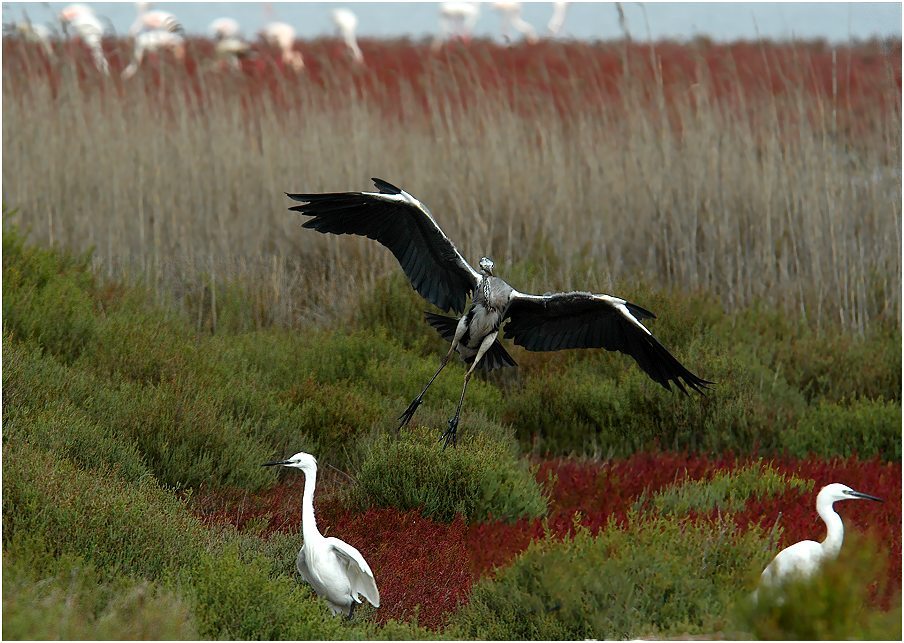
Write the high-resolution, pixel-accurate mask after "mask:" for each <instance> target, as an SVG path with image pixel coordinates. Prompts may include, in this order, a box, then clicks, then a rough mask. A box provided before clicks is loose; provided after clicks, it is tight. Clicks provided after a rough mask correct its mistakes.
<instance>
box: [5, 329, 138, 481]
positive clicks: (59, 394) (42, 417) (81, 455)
mask: <svg viewBox="0 0 904 643" xmlns="http://www.w3.org/2000/svg"><path fill="white" fill-rule="evenodd" d="M3 355H4V369H3V392H4V404H3V435H4V439H6V440H17V441H19V442H28V443H30V444H31V445H33V446H36V447H39V448H41V449H44V450H46V451H49V452H53V453H55V454H56V455H58V456H63V457H66V458H68V459H70V460H72V461H73V462H75V463H77V464H78V465H79V466H81V467H82V468H92V467H96V468H103V467H113V468H115V469H116V471H117V473H118V475H120V476H122V477H123V478H124V479H126V480H138V479H140V478H142V477H144V476H147V475H149V470H148V468H147V467H146V466H145V464H144V457H143V455H142V453H141V451H140V449H139V448H138V446H137V444H136V443H135V442H134V440H132V439H131V438H130V437H129V436H128V435H119V434H117V433H116V431H115V430H114V429H113V428H112V427H110V426H109V425H108V424H106V423H104V422H98V421H96V420H95V419H94V418H92V417H91V416H90V414H88V413H87V412H85V410H84V409H83V408H81V407H80V406H79V405H76V404H73V403H72V401H71V400H69V399H67V397H66V395H65V393H64V391H65V390H66V388H67V384H68V378H70V377H72V372H71V370H70V369H68V368H67V367H65V366H63V365H61V364H59V363H58V362H57V361H56V360H55V359H54V358H53V357H50V356H47V355H42V354H41V350H40V349H38V348H37V347H35V346H34V345H27V344H24V343H21V342H14V341H12V340H10V339H9V338H8V337H5V338H4V342H3Z"/></svg>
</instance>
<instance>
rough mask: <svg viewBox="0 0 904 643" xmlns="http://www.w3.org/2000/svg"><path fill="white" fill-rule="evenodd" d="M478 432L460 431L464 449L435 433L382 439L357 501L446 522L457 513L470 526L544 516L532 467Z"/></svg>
mask: <svg viewBox="0 0 904 643" xmlns="http://www.w3.org/2000/svg"><path fill="white" fill-rule="evenodd" d="M477 428H478V427H476V426H474V425H469V426H468V428H467V430H463V429H460V430H459V433H460V434H461V437H460V439H459V444H458V446H457V447H456V448H452V447H450V448H447V449H445V450H443V449H442V447H441V446H440V444H439V442H438V439H437V438H438V435H439V432H438V431H436V430H434V429H427V428H422V427H417V428H411V429H404V430H403V431H402V432H401V433H400V435H399V436H398V437H395V436H390V435H382V436H380V437H378V438H377V439H376V441H375V442H374V443H373V444H372V445H371V447H370V449H369V451H368V452H367V453H366V455H365V456H364V460H363V462H362V464H361V468H360V470H359V471H358V475H357V479H358V484H357V485H356V486H355V487H354V488H353V492H352V493H353V495H354V499H355V500H356V501H357V503H358V504H359V505H361V506H371V505H376V506H390V507H397V508H399V509H403V510H408V509H418V510H420V511H421V513H422V514H423V515H425V516H428V517H431V518H434V519H436V520H442V521H450V520H452V519H453V518H454V517H455V515H456V514H463V515H464V516H465V518H466V519H467V520H469V521H478V520H485V519H487V518H489V517H491V516H492V517H494V518H498V519H503V520H513V519H516V518H520V517H523V516H526V517H535V516H541V515H543V514H544V513H545V512H546V498H545V497H544V495H543V493H542V492H541V490H540V487H539V486H538V485H537V483H536V481H535V480H534V477H533V475H532V474H531V471H530V468H529V467H528V466H527V464H526V463H525V462H524V461H523V460H520V459H518V457H517V456H516V454H515V453H514V452H513V450H512V448H511V447H510V445H509V444H506V443H505V442H502V441H499V440H497V439H493V438H491V437H488V436H487V435H486V434H484V433H481V432H477V431H476V430H475V429H477Z"/></svg>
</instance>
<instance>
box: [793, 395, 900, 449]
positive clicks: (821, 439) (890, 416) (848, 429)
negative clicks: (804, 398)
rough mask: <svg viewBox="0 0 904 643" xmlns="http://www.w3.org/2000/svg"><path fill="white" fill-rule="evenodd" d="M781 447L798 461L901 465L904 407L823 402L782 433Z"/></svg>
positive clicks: (882, 402) (873, 402) (880, 402)
mask: <svg viewBox="0 0 904 643" xmlns="http://www.w3.org/2000/svg"><path fill="white" fill-rule="evenodd" d="M781 447H782V448H784V449H785V450H787V451H788V453H790V454H791V455H794V456H797V457H806V456H807V455H810V454H815V455H817V456H821V457H825V458H831V457H835V456H840V457H843V458H847V457H849V456H852V455H855V454H856V455H857V456H859V457H861V458H872V457H879V458H882V459H883V460H887V461H889V462H898V461H900V460H901V405H900V403H897V402H888V401H885V400H882V399H879V400H867V399H858V400H853V401H851V402H849V403H836V402H826V401H820V402H819V403H818V404H816V405H811V406H809V407H808V408H807V410H806V411H805V412H804V413H803V415H802V416H801V418H800V421H799V422H798V424H797V426H795V427H794V428H793V429H789V430H787V431H785V432H783V433H782V440H781Z"/></svg>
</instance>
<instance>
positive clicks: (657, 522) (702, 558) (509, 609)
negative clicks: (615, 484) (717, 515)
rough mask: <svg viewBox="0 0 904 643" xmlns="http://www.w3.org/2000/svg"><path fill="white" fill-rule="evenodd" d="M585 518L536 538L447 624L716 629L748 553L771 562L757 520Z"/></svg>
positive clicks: (501, 631)
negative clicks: (572, 530) (597, 521)
mask: <svg viewBox="0 0 904 643" xmlns="http://www.w3.org/2000/svg"><path fill="white" fill-rule="evenodd" d="M629 520H630V525H629V526H628V527H627V528H625V529H622V528H618V527H616V526H614V525H613V524H610V525H609V526H608V527H607V528H606V529H605V530H604V531H602V532H600V534H599V535H597V536H591V535H590V534H589V533H588V532H587V530H585V529H582V528H579V529H578V531H577V533H576V535H575V536H574V537H573V538H570V539H566V540H565V541H557V540H554V539H550V538H547V539H544V540H541V541H535V542H534V543H532V544H531V546H530V547H529V548H528V549H527V551H525V552H524V553H523V554H522V555H521V556H520V557H519V558H517V559H516V560H515V562H514V563H513V564H512V565H511V566H510V567H507V568H505V569H501V570H499V571H498V572H497V574H496V576H495V578H493V579H485V580H482V581H480V582H478V583H477V584H476V585H475V586H474V589H473V590H472V593H471V598H470V602H469V603H468V605H466V606H465V607H464V608H462V609H461V610H460V611H459V612H458V613H457V614H456V615H454V616H453V618H452V622H451V627H452V629H451V630H449V631H450V632H454V633H455V634H457V635H459V636H461V637H462V638H478V639H494V640H496V639H552V640H559V639H586V638H592V639H625V638H637V637H641V636H653V637H657V638H660V637H667V636H671V635H687V634H695V633H713V632H716V631H720V630H722V629H723V628H724V626H725V621H724V618H725V614H726V613H727V611H728V608H729V606H730V605H731V604H732V603H733V601H735V600H736V599H737V598H739V597H740V596H741V595H743V593H744V592H745V591H746V590H745V589H744V583H745V581H746V580H747V577H748V571H749V568H750V565H751V560H755V561H757V562H759V561H762V562H763V563H764V564H765V562H766V561H765V558H766V555H767V554H766V551H767V549H768V546H769V545H768V543H766V542H765V539H764V538H763V537H762V536H761V534H760V532H759V531H758V530H750V531H746V532H742V531H740V530H739V529H738V528H737V527H735V525H734V524H733V522H731V521H730V520H725V521H720V522H708V521H700V522H696V523H695V522H691V521H688V520H681V519H677V518H654V519H650V520H643V521H640V520H638V519H637V516H636V515H633V516H630V517H629Z"/></svg>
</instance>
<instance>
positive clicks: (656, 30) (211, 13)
mask: <svg viewBox="0 0 904 643" xmlns="http://www.w3.org/2000/svg"><path fill="white" fill-rule="evenodd" d="M66 4H68V3H62V2H50V3H46V2H43V3H18V2H9V3H6V2H4V3H3V21H4V22H7V21H15V20H21V19H22V11H23V9H25V10H26V11H27V13H28V16H29V18H30V19H31V20H32V21H33V22H46V23H51V22H52V20H53V15H54V13H55V12H59V10H60V9H62V8H63V7H64V6H66ZM87 4H90V5H91V6H93V7H94V8H95V11H96V12H97V13H98V14H100V15H102V16H104V17H106V18H108V19H109V21H110V22H111V23H112V25H113V27H114V28H115V30H116V32H117V33H125V32H127V30H128V28H129V25H131V24H132V21H133V20H134V19H135V7H134V5H133V4H132V3H130V2H127V3H112V2H95V3H87ZM340 6H342V7H348V8H350V9H352V10H353V11H354V12H355V13H356V14H357V15H358V20H359V25H358V34H359V35H360V36H363V37H376V38H394V37H400V36H407V37H410V38H413V39H421V38H425V37H429V36H432V35H433V34H434V33H435V32H436V30H437V25H438V17H437V16H438V6H439V5H438V4H436V3H426V2H424V3H421V2H418V3H402V2H385V3H384V2H373V3H361V2H349V3H340V4H332V3H326V2H308V3H297V2H291V3H288V2H287V3H281V2H272V3H251V2H236V3H229V2H211V3H199V2H186V3H176V2H160V3H155V4H154V7H155V8H158V9H164V10H166V11H171V12H172V13H174V14H176V15H177V16H178V17H179V19H180V20H181V21H182V24H183V25H184V26H185V28H186V31H187V32H189V33H193V34H203V33H206V30H207V25H208V24H209V23H210V21H211V20H213V19H214V18H217V17H220V16H230V17H233V18H235V19H237V20H238V21H239V22H240V23H241V25H242V28H243V30H244V33H245V35H246V36H251V35H253V34H254V33H255V32H256V31H257V30H258V29H259V28H260V27H261V26H262V25H263V24H265V23H266V22H268V21H270V20H281V21H284V22H288V23H290V24H291V25H293V26H294V27H295V29H296V30H297V33H298V36H299V37H300V38H316V37H318V36H324V35H329V34H331V33H332V29H333V27H332V23H331V21H330V16H329V10H330V9H331V8H334V7H340ZM622 7H623V9H624V12H625V17H626V20H627V25H628V29H629V31H630V33H631V35H632V37H633V38H635V39H636V40H645V39H646V38H647V36H648V35H649V36H651V37H652V38H653V39H660V38H671V39H678V40H687V39H689V38H693V37H694V36H698V35H705V36H708V37H710V38H712V39H714V40H718V41H729V40H737V39H748V40H749V39H755V38H757V37H758V36H759V37H764V38H770V39H774V40H787V39H794V38H796V39H811V38H822V39H825V40H828V41H831V42H845V41H847V40H849V39H851V38H854V39H866V38H869V37H872V36H880V37H889V36H892V37H897V38H900V37H901V4H900V3H897V2H890V3H878V2H874V3H828V2H813V3H803V2H789V3H748V2H740V3H684V2H682V3H643V4H641V3H623V4H622ZM551 15H552V4H551V3H548V2H537V3H524V4H523V9H522V17H523V18H524V19H525V20H527V21H528V22H530V23H531V24H532V25H533V26H534V28H535V29H536V30H537V32H538V33H543V32H544V31H545V29H546V24H547V22H548V21H549V18H550V16H551ZM499 24H500V20H499V14H498V13H497V12H496V11H495V10H494V9H493V7H492V3H489V2H484V3H482V4H481V8H480V17H479V19H478V21H477V25H476V28H475V36H478V37H493V38H496V39H499ZM562 36H564V37H568V38H577V39H583V40H597V39H599V40H610V39H614V38H620V37H621V31H620V28H619V25H618V17H617V13H616V10H615V4H614V3H610V2H605V3H603V2H600V3H572V4H570V5H569V7H568V14H567V16H566V19H565V26H564V28H563V30H562Z"/></svg>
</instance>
